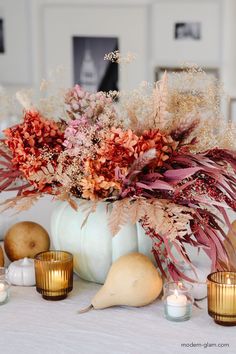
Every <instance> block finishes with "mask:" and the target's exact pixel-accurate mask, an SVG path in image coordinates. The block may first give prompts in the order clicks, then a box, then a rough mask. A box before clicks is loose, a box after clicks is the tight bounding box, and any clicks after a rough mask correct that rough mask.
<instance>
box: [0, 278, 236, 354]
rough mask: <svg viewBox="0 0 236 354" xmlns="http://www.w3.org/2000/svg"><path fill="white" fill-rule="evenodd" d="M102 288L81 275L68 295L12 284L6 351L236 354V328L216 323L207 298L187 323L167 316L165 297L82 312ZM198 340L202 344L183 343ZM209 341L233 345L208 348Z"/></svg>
mask: <svg viewBox="0 0 236 354" xmlns="http://www.w3.org/2000/svg"><path fill="white" fill-rule="evenodd" d="M98 288H99V285H96V284H92V283H88V282H85V281H82V280H79V279H78V278H77V277H76V279H75V281H74V289H73V291H72V292H71V293H70V295H69V297H68V298H67V299H65V300H62V301H47V300H44V299H43V298H42V297H41V295H40V294H38V293H37V292H36V290H35V287H17V286H12V288H11V297H10V300H9V302H8V303H7V304H5V305H2V306H0V353H1V354H72V353H73V354H75V353H79V354H90V353H101V354H105V353H107V354H113V353H114V354H115V353H117V354H118V353H125V354H128V353H130V354H131V353H132V354H144V353H160V354H165V353H193V352H197V353H214V354H215V353H224V354H226V353H227V354H228V353H235V349H236V327H222V326H219V325H217V324H215V323H214V322H213V320H212V318H211V317H209V316H208V314H207V311H206V302H203V303H202V307H203V309H202V310H199V309H197V308H194V310H193V316H192V318H191V319H190V320H189V321H186V322H182V323H176V322H170V321H167V320H166V319H165V318H164V317H163V304H162V302H161V300H157V301H156V302H155V303H153V304H151V305H149V306H146V307H143V308H125V307H123V308H121V307H117V308H110V309H105V310H91V311H90V312H88V313H85V314H81V315H80V314H78V313H77V311H78V310H79V309H81V308H84V307H86V306H87V305H88V304H89V303H90V299H91V298H92V296H93V295H94V294H95V293H96V291H97V290H98ZM192 343H193V344H195V345H196V344H197V345H198V347H191V346H190V347H183V346H181V344H186V345H193V344H192ZM207 343H208V344H214V345H216V346H218V345H223V344H227V345H229V347H228V346H227V347H209V346H208V347H206V348H204V346H206V345H207ZM199 345H202V347H200V346H199Z"/></svg>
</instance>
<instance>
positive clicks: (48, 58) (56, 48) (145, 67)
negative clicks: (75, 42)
mask: <svg viewBox="0 0 236 354" xmlns="http://www.w3.org/2000/svg"><path fill="white" fill-rule="evenodd" d="M168 3H169V5H170V12H169V15H170V16H172V18H173V16H177V14H178V16H181V14H183V20H185V18H184V16H186V14H187V12H186V11H192V15H191V16H192V17H196V13H197V12H198V11H199V8H200V6H201V5H202V6H203V10H202V11H203V18H204V21H209V24H211V23H213V22H214V21H216V18H215V16H217V14H216V13H211V14H209V9H208V10H206V8H207V6H208V5H209V6H208V7H209V8H210V4H211V3H215V4H218V5H219V6H220V16H221V19H220V20H219V19H217V21H218V20H219V28H218V33H215V39H214V41H216V42H219V48H218V49H217V43H215V46H214V48H215V52H214V53H213V52H212V53H210V54H212V56H211V57H210V56H209V55H208V58H210V60H209V61H207V60H206V57H207V56H206V55H207V47H205V48H206V50H205V51H201V50H199V51H198V54H199V56H198V57H197V58H196V59H197V60H196V61H197V62H198V63H199V64H201V65H206V66H214V67H215V66H217V67H219V68H220V69H221V72H222V78H223V81H224V83H225V86H226V88H227V90H228V91H230V92H229V93H230V94H232V95H235V94H236V72H235V71H236V69H235V68H236V65H235V59H236V41H235V40H234V38H235V36H236V21H235V18H236V1H235V0H156V1H155V0H69V1H68V0H0V17H2V16H3V17H4V19H5V20H6V21H5V22H6V28H5V30H6V31H5V35H6V44H7V47H6V48H7V52H6V54H5V53H4V54H0V84H1V83H3V84H5V86H7V87H8V88H10V89H11V90H12V91H14V90H15V89H18V88H19V87H22V86H26V87H27V86H32V85H33V86H38V84H39V82H40V81H41V79H42V77H44V76H47V75H48V72H49V70H50V69H52V68H53V67H54V66H55V65H56V64H60V63H62V64H65V65H66V66H67V76H66V84H70V83H71V81H72V80H71V76H72V72H71V67H72V66H71V48H70V45H69V42H70V41H69V40H68V36H70V35H71V34H72V33H78V34H79V33H81V32H82V33H85V32H86V31H87V30H88V31H89V33H90V34H91V33H93V32H94V31H100V33H104V34H106V33H108V31H113V33H117V34H118V35H120V36H121V37H122V38H123V39H122V47H123V49H124V50H126V49H130V50H132V48H134V49H135V50H136V52H137V56H138V59H137V62H136V63H135V64H134V66H133V68H131V67H130V68H131V69H129V70H130V71H131V72H130V74H129V75H130V82H129V84H128V85H127V87H129V86H133V85H135V84H136V82H137V81H141V80H142V79H148V80H153V78H154V67H155V66H156V65H164V64H165V65H172V66H173V65H174V64H175V63H176V50H174V52H173V51H172V52H169V54H168V52H166V50H165V49H166V48H167V39H166V33H165V26H166V24H167V23H168V18H166V17H165V16H163V15H162V14H161V12H160V11H161V7H163V6H164V5H165V4H168ZM183 4H185V5H186V6H187V7H188V8H189V10H186V6H185V5H184V6H185V9H184V10H182V7H181V6H183ZM207 4H208V5H207ZM158 9H159V10H158ZM89 11H90V12H91V15H89ZM158 11H159V12H158ZM96 14H97V15H96ZM211 17H212V18H211ZM213 17H214V18H213ZM109 19H110V22H109ZM169 21H170V19H169ZM212 21H213V22H212ZM214 23H215V22H214ZM86 26H87V27H86ZM160 28H161V29H160ZM209 28H210V27H209ZM210 35H211V38H212V40H213V37H214V31H213V32H212V33H211V34H209V36H210ZM209 40H210V37H209V38H208V41H209ZM211 42H212V41H211ZM206 46H207V43H206ZM186 48H187V46H186ZM135 50H134V51H135ZM165 53H167V55H166V54H165ZM189 53H190V54H189V58H190V59H191V61H194V56H193V55H192V53H193V48H192V49H191V46H190V49H189ZM177 54H178V53H177ZM186 54H188V53H186ZM208 54H209V53H208ZM183 58H184V56H183V51H180V52H179V59H180V60H179V62H183V61H184V60H183ZM201 58H203V59H202V60H201ZM204 58H205V59H204ZM122 75H123V73H122ZM125 80H126V79H125V77H124V75H123V76H122V85H123V86H125Z"/></svg>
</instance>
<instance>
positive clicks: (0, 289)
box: [0, 283, 8, 303]
mask: <svg viewBox="0 0 236 354" xmlns="http://www.w3.org/2000/svg"><path fill="white" fill-rule="evenodd" d="M7 295H8V293H7V290H6V287H5V285H4V284H3V283H0V303H3V302H5V301H6V299H7Z"/></svg>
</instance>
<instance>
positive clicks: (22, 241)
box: [4, 221, 50, 261]
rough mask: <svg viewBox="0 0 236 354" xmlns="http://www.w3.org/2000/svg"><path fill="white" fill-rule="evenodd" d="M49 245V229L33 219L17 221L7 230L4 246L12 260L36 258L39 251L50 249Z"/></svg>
mask: <svg viewBox="0 0 236 354" xmlns="http://www.w3.org/2000/svg"><path fill="white" fill-rule="evenodd" d="M49 247H50V239H49V235H48V233H47V231H46V230H45V229H44V228H43V227H42V226H41V225H39V224H37V223H35V222H32V221H22V222H18V223H16V224H15V225H13V226H12V227H11V228H10V229H9V230H8V231H7V233H6V236H5V239H4V248H5V251H6V254H7V256H8V258H9V259H10V260H11V261H15V260H18V259H21V258H25V257H28V258H34V256H35V255H36V254H37V253H39V252H43V251H48V250H49Z"/></svg>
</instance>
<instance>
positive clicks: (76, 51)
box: [73, 36, 119, 92]
mask: <svg viewBox="0 0 236 354" xmlns="http://www.w3.org/2000/svg"><path fill="white" fill-rule="evenodd" d="M117 50H119V40H118V38H117V37H91V36H76V37H73V63H74V84H79V85H81V86H82V88H83V89H85V90H86V91H89V92H96V91H104V92H109V91H110V90H112V91H113V90H115V91H118V90H119V87H118V86H119V84H118V74H119V73H118V65H117V64H116V63H112V62H111V61H107V60H106V61H105V60H104V53H110V52H114V51H117Z"/></svg>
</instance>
